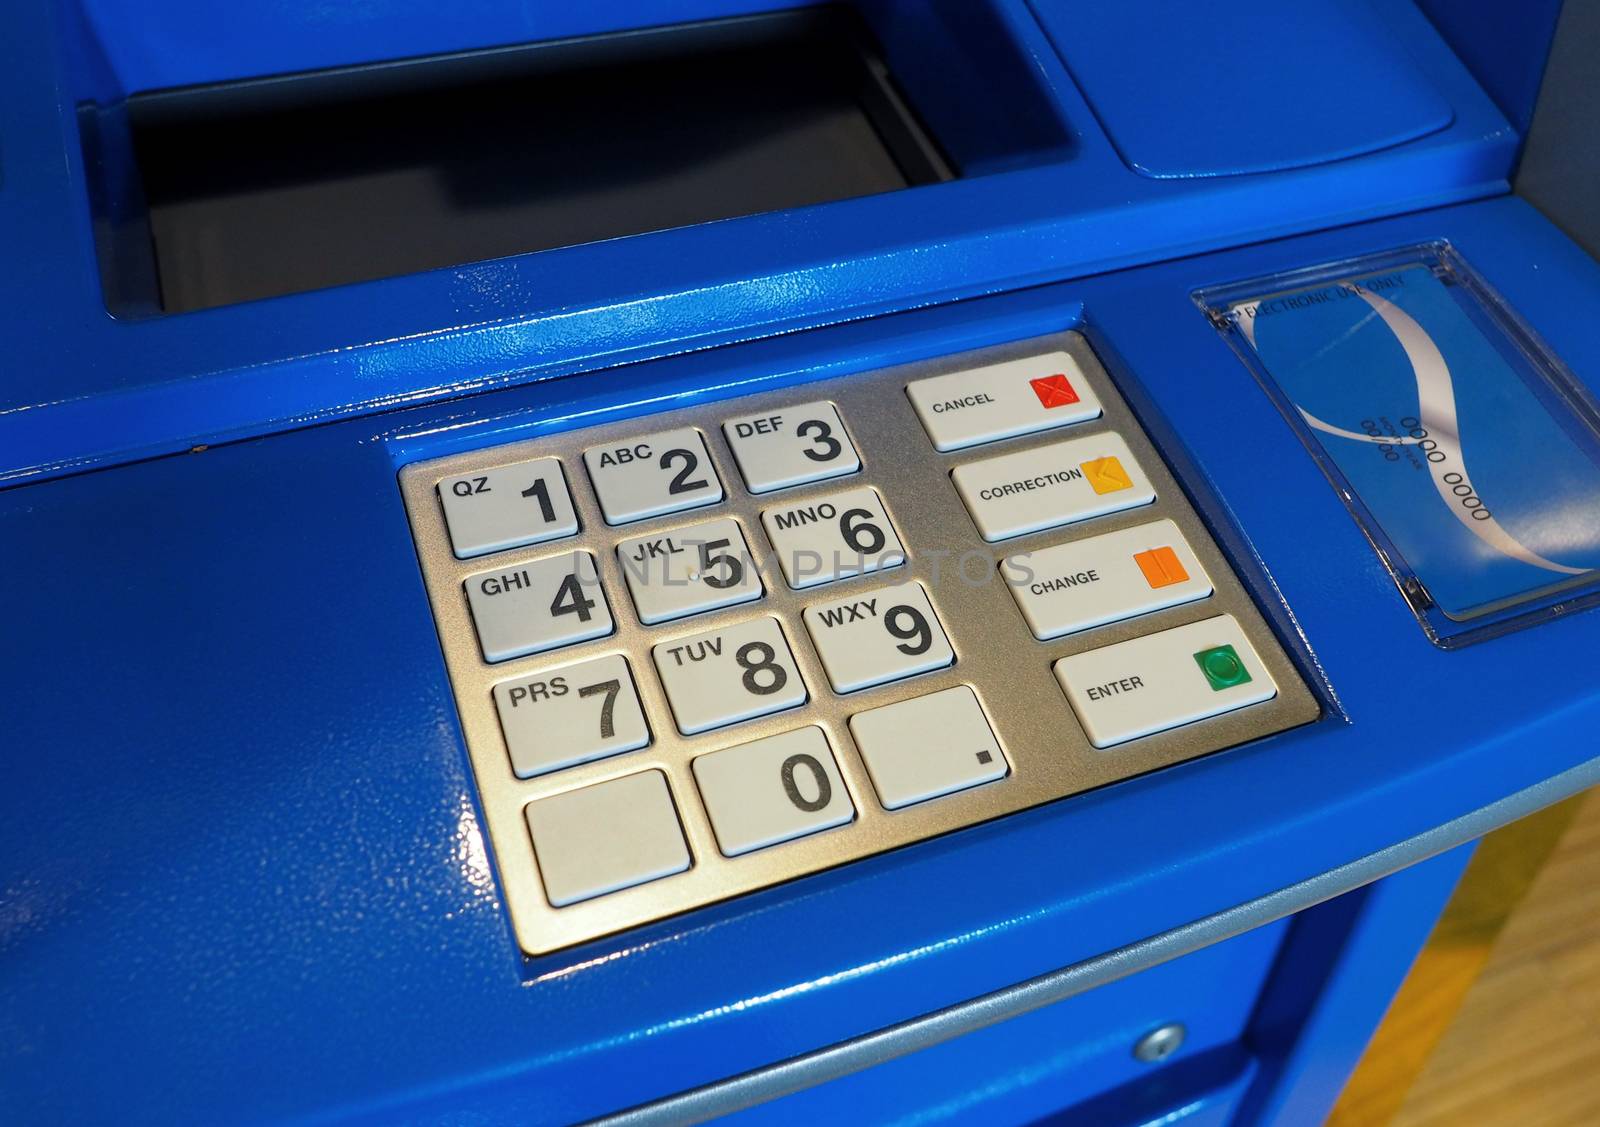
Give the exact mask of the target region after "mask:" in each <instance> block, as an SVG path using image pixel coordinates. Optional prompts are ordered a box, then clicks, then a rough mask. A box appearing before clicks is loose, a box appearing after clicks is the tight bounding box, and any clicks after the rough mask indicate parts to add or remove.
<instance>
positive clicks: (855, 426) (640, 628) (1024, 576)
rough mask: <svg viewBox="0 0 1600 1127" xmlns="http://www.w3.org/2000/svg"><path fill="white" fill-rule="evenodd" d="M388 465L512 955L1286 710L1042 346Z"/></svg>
mask: <svg viewBox="0 0 1600 1127" xmlns="http://www.w3.org/2000/svg"><path fill="white" fill-rule="evenodd" d="M400 480H401V487H402V490H403V492H404V495H405V500H406V505H407V508H408V511H409V513H410V517H411V523H412V529H413V533H414V535H415V537H416V542H417V548H418V553H419V556H420V559H421V562H422V568H423V574H424V576H425V578H426V581H427V587H428V593H429V597H430V599H431V601H432V605H433V610H434V614H435V617H436V620H437V623H438V627H439V635H440V639H441V641H442V643H443V647H444V654H445V659H446V664H447V666H448V669H449V673H450V677H451V682H452V685H453V688H454V691H455V695H456V702H457V706H458V709H459V713H460V717H461V722H462V725H463V728H464V731H465V736H466V743H467V747H468V750H469V752H470V754H471V758H472V765H473V769H474V772H475V775H476V778H477V782H478V786H479V790H480V793H481V799H482V805H483V810H484V813H485V817H486V821H487V826H488V831H489V840H490V842H491V844H492V846H493V849H494V852H495V856H496V858H497V860H498V863H499V871H500V876H501V879H502V881H503V883H504V888H505V895H506V900H507V904H508V906H509V908H510V911H511V917H512V921H513V924H514V927H515V930H516V934H517V936H518V939H519V941H520V943H521V946H522V948H523V950H524V951H525V952H527V953H528V954H530V955H538V954H544V953H548V952H552V951H556V950H559V949H561V948H564V947H568V946H571V945H573V944H577V943H581V942H584V941H586V940H590V939H595V938H598V937H600V936H603V935H607V934H610V933H613V932H616V931H619V930H622V929H626V928H629V927H634V926H637V925H639V924H643V923H646V922H648V921H651V920H656V919H660V918H662V917H665V916H670V915H673V914H675V913H679V912H683V911H686V910H689V909H692V908H695V907H698V906H701V905H705V904H709V903H712V902H715V901H719V900H723V899H726V898H728V897H732V896H737V895H739V894H741V893H745V892H751V891H754V890H756V889H760V888H765V887H768V886H770V885H773V884H776V883H779V882H782V881H786V880H790V879H793V878H795V877H798V876H802V875H804V874H807V873H813V872H817V871H819V870H822V869H826V868H830V867H832V866H834V865H838V864H841V863H844V862H847V861H851V860H856V859H859V858H862V857H866V856H869V855H871V854H874V853H879V852H882V851H884V850H887V849H893V848H897V847H899V846H904V845H908V844H910V843H912V842H916V841H920V840H923V839H925V838H929V837H933V836H935V835H938V834H941V833H946V832H949V831H951V830H954V829H958V828H960V827H962V826H968V825H972V824H974V823H977V822H982V821H986V820H988V819H991V818H995V817H998V816H1000V815H1003V814H1008V813H1012V812H1015V811H1018V810H1022V809H1025V808H1027V807H1030V806H1035V805H1038V804H1039V803H1043V802H1048V801H1051V800H1053V799H1058V798H1063V797H1066V796H1068V795H1072V794H1076V793H1079V792H1082V791H1085V790H1089V789H1091V788H1094V787H1098V786H1103V785H1105V784H1107V783H1111V782H1115V781H1117V780H1119V779H1125V778H1128V777H1130V776H1134V775H1139V774H1142V773H1144V772H1147V771H1151V770H1154V769H1156V768H1159V767H1164V766H1167V765H1169V764H1173V763H1177V762H1181V761H1183V760H1186V759H1192V758H1194V757H1196V756H1200V755H1205V754H1207V753H1209V752H1213V751H1217V750H1219V749H1221V748H1226V747H1230V746H1232V745H1235V744H1239V743H1243V742H1245V741H1247V740H1252V739H1256V738H1258V737H1261V736H1264V735H1267V734H1270V733H1272V732H1276V731H1280V730H1282V729H1285V728H1289V727H1292V726H1295V725H1298V724H1303V723H1306V722H1308V721H1310V720H1313V719H1315V718H1316V716H1317V715H1318V712H1319V707H1318V704H1317V702H1316V699H1315V698H1314V697H1313V695H1312V694H1311V692H1310V691H1309V689H1308V688H1307V686H1306V684H1305V682H1304V681H1303V680H1302V678H1301V677H1300V675H1299V673H1298V672H1297V671H1296V669H1295V667H1294V665H1293V664H1292V663H1291V661H1290V660H1289V658H1288V656H1287V655H1286V654H1285V653H1284V651H1283V649H1282V648H1281V647H1280V646H1279V644H1278V642H1277V640H1276V639H1275V638H1274V636H1273V635H1272V632H1271V631H1270V630H1269V628H1268V627H1267V624H1266V622H1265V621H1264V620H1263V619H1262V617H1261V615H1260V614H1259V612H1258V611H1257V610H1256V608H1255V606H1254V604H1253V603H1252V602H1251V601H1250V599H1249V597H1248V596H1247V594H1246V592H1245V590H1244V589H1243V587H1242V586H1241V584H1240V582H1239V580H1238V578H1237V577H1236V576H1235V575H1234V573H1233V570H1232V568H1231V567H1230V566H1229V564H1228V563H1227V561H1226V559H1225V558H1224V557H1223V556H1222V554H1221V553H1220V551H1219V550H1218V548H1217V546H1216V544H1215V543H1214V542H1213V540H1212V539H1211V537H1210V535H1209V534H1208V532H1207V530H1206V528H1205V525H1204V524H1203V523H1202V522H1201V521H1200V519H1199V518H1198V516H1197V515H1196V514H1195V512H1194V510H1193V509H1192V508H1191V507H1190V506H1189V504H1188V502H1187V500H1186V498H1185V496H1184V494H1183V492H1182V490H1181V489H1180V488H1179V487H1178V483H1177V482H1176V481H1175V480H1174V479H1173V476H1172V474H1171V471H1170V470H1169V469H1168V467H1167V466H1166V464H1165V462H1164V461H1163V460H1162V458H1161V456H1160V454H1159V453H1158V452H1157V450H1156V449H1155V447H1154V446H1153V445H1152V444H1151V442H1150V440H1149V439H1148V438H1147V437H1146V435H1145V434H1144V432H1143V430H1142V429H1141V428H1140V426H1139V424H1138V422H1137V420H1136V419H1135V418H1134V416H1133V414H1132V413H1131V412H1130V410H1129V409H1128V406H1127V404H1126V402H1125V401H1124V400H1123V398H1122V396H1121V395H1120V394H1119V393H1118V391H1117V389H1116V388H1115V387H1114V386H1113V385H1112V382H1111V380H1110V378H1109V377H1108V375H1107V373H1106V371H1105V369H1104V368H1103V367H1102V366H1101V364H1100V363H1099V361H1098V360H1097V359H1096V358H1095V356H1094V353H1093V351H1092V350H1091V349H1090V347H1089V345H1088V343H1087V342H1086V341H1085V340H1084V339H1083V337H1082V336H1081V335H1079V334H1077V333H1073V332H1068V333H1061V334H1056V335H1053V336H1049V337H1043V338H1038V339H1034V340H1028V341H1022V342H1017V343H1013V344H1008V345H1004V346H999V347H995V348H989V349H983V350H979V351H975V352H969V353H963V354H960V355H954V356H948V357H943V358H940V359H937V360H931V361H925V362H921V363H917V364H911V365H905V366H901V367H896V368H889V369H883V370H880V371H876V372H869V373H865V374H861V375H856V376H849V377H844V378H840V379H833V380H827V381H820V382H815V383H809V384H804V385H801V386H797V387H792V388H788V389H784V390H779V391H773V392H767V393H763V394H760V395H754V396H748V397H744V398H738V399H730V400H726V401H723V402H719V403H712V404H708V405H702V406H696V407H691V408H684V409H680V410H675V411H668V412H663V413H661V414H659V415H655V416H650V417H646V418H641V419H633V420H629V421H625V422H621V423H612V424H607V425H605V426H600V427H594V428H590V429H586V430H577V431H572V432H568V433H565V434H560V435H555V436H551V437H544V438H538V439H534V440H531V441H527V442H521V443H515V444H510V445H503V446H498V447H494V448H491V449H485V450H481V451H477V452H473V453H468V454H462V455H458V456H453V457H449V458H443V459H439V460H437V461H432V462H426V463H419V464H416V465H412V466H408V467H406V468H405V469H404V470H402V471H401V475H400ZM452 533H454V534H455V539H454V540H453V539H452Z"/></svg>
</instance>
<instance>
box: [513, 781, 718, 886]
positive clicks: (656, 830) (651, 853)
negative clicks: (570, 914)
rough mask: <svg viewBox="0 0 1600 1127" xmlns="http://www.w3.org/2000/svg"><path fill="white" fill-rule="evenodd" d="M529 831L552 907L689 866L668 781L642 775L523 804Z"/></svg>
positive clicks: (643, 881) (641, 882)
mask: <svg viewBox="0 0 1600 1127" xmlns="http://www.w3.org/2000/svg"><path fill="white" fill-rule="evenodd" d="M527 817H528V830H529V832H530V833H532V834H533V852H534V856H535V857H536V858H537V859H538V862H539V875H540V876H541V877H542V878H543V880H544V892H545V896H546V897H548V898H549V900H550V903H551V904H553V905H554V906H555V907H557V908H561V907H565V906H566V905H568V904H576V903H577V902H578V901H580V900H589V899H592V898H594V897H596V896H604V895H605V894H606V893H608V892H616V891H618V890H619V889H624V888H632V887H633V886H634V885H636V884H644V883H645V882H646V881H652V880H658V879H660V878H661V877H664V876H670V875H671V874H673V873H681V872H683V871H684V870H685V869H687V868H688V867H689V847H688V846H687V845H685V844H684V841H683V829H682V828H681V827H680V826H679V825H678V811H677V808H676V807H674V806H673V804H672V793H671V792H670V791H669V790H668V789H667V779H666V776H665V775H663V774H662V773H661V772H660V771H644V772H641V773H640V774H637V775H628V776H627V777H625V778H621V779H612V780H611V781H609V782H604V783H596V784H595V785H594V786H591V787H584V788H583V789H582V790H571V791H567V792H566V793H565V794H558V795H554V796H553V797H550V798H541V799H539V800H538V801H536V802H530V803H528V807H527Z"/></svg>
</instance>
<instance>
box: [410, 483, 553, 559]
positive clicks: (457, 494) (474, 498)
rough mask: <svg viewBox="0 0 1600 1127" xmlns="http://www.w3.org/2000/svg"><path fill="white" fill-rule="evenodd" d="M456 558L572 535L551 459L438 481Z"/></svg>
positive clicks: (451, 544) (440, 501)
mask: <svg viewBox="0 0 1600 1127" xmlns="http://www.w3.org/2000/svg"><path fill="white" fill-rule="evenodd" d="M439 503H440V504H442V505H443V506H444V520H445V524H447V525H448V526H449V528H450V546H451V548H453V549H454V550H455V554H456V558H457V559H462V560H465V559H470V558H471V557H473V556H482V555H485V554H487V553H489V552H499V551H503V550H505V549H506V548H520V547H523V546H524V545H527V544H541V543H543V542H544V541H546V540H556V539H559V538H560V537H562V536H571V535H573V534H574V533H575V532H577V531H578V514H577V513H576V512H574V511H573V508H572V496H571V494H569V493H568V492H567V479H566V477H565V476H564V475H563V474H562V472H561V463H560V461H559V460H557V459H555V458H535V459H534V460H533V461H531V462H516V463H514V464H512V465H509V466H495V467H494V468H493V469H487V470H480V471H479V472H477V473H470V474H461V475H459V476H457V477H447V478H445V479H444V480H443V481H441V482H440V483H439Z"/></svg>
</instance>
